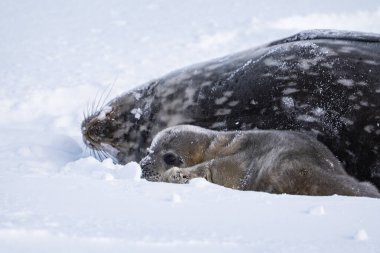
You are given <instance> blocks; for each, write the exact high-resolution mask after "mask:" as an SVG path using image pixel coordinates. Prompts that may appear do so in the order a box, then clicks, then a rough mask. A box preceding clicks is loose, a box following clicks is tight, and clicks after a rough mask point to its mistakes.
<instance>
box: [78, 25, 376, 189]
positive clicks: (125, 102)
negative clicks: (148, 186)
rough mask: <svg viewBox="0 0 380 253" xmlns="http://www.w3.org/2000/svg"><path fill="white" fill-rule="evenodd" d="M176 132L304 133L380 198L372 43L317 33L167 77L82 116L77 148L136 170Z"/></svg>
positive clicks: (366, 37)
mask: <svg viewBox="0 0 380 253" xmlns="http://www.w3.org/2000/svg"><path fill="white" fill-rule="evenodd" d="M179 124H191V125H197V126H201V127H204V128H208V129H213V130H251V129H276V130H296V131H302V132H305V133H308V134H310V135H312V136H314V137H316V138H317V139H318V140H319V141H321V142H322V143H323V144H325V145H326V146H327V147H328V148H329V149H330V150H331V151H332V152H333V154H334V155H335V156H336V157H337V158H338V159H339V160H340V161H341V162H342V164H343V165H344V167H345V168H346V171H347V172H348V173H349V174H350V175H352V176H354V177H355V178H357V179H359V180H365V181H371V182H373V183H374V184H376V185H377V187H379V188H380V157H379V156H380V155H379V152H380V150H379V149H380V35H377V34H366V33H360V32H344V31H331V30H316V31H308V32H302V33H299V34H296V35H294V36H291V37H289V38H286V39H282V40H279V41H275V42H272V43H269V44H267V45H265V46H262V47H258V48H254V49H250V50H247V51H244V52H240V53H237V54H234V55H230V56H226V57H223V58H220V59H216V60H212V61H209V62H206V63H201V64H198V65H194V66H191V67H188V68H185V69H181V70H178V71H175V72H173V73H171V74H168V75H166V76H164V77H162V78H158V79H156V80H153V81H151V82H149V83H147V84H145V85H143V86H141V87H139V88H136V89H134V90H131V91H128V92H127V93H125V94H124V95H121V96H119V97H117V98H115V99H113V100H112V101H110V102H109V103H108V104H106V106H104V107H102V108H100V109H99V110H94V112H93V113H90V115H88V116H86V117H85V119H84V121H83V123H82V133H83V140H84V142H85V143H86V145H87V146H88V147H90V148H91V149H92V150H94V151H96V152H99V153H100V154H103V155H102V156H104V157H105V156H111V157H113V158H114V160H115V162H118V163H122V164H124V163H127V162H129V161H133V160H134V161H139V160H140V159H141V158H142V157H143V156H144V155H145V153H146V148H147V147H148V146H149V144H150V143H151V141H152V139H153V136H154V135H155V134H157V133H158V132H159V131H161V130H163V129H165V128H167V127H170V126H175V125H179Z"/></svg>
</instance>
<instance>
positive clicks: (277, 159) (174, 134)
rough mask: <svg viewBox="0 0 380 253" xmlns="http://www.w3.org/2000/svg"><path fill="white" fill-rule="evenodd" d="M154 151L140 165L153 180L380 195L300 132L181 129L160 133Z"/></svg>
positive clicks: (305, 192) (293, 191) (278, 190)
mask: <svg viewBox="0 0 380 253" xmlns="http://www.w3.org/2000/svg"><path fill="white" fill-rule="evenodd" d="M149 150H150V151H149V152H150V153H149V155H148V156H146V157H145V158H144V159H142V161H141V163H140V164H141V167H142V173H143V174H142V176H143V177H144V178H146V179H147V180H150V181H164V182H171V183H187V182H188V181H189V180H190V179H192V178H196V177H203V178H206V179H207V180H208V181H210V182H212V183H216V184H219V185H222V186H225V187H229V188H233V189H238V190H253V191H264V192H270V193H288V194H300V195H332V194H340V195H349V196H368V197H380V194H379V192H378V191H377V189H376V187H374V186H373V185H371V184H370V183H365V182H359V181H357V180H356V179H354V178H353V177H351V176H349V175H348V174H347V173H346V172H345V170H344V169H343V167H342V165H341V163H340V162H339V161H338V159H336V158H335V156H334V155H333V154H332V153H331V151H330V150H329V149H328V148H327V147H326V146H324V145H323V144H322V143H320V142H319V141H317V140H316V139H314V138H313V137H310V136H308V135H306V134H303V133H299V132H294V131H278V130H251V131H236V132H217V131H211V130H207V129H203V128H200V127H196V126H189V125H180V126H175V127H171V128H168V129H165V130H163V131H161V132H160V133H158V134H157V136H156V137H155V138H154V139H153V142H152V146H151V147H150V149H149Z"/></svg>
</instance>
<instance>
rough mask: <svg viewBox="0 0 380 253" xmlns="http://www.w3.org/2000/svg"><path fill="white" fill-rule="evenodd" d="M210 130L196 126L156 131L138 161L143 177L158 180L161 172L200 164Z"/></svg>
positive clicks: (208, 140) (210, 133) (208, 139)
mask: <svg viewBox="0 0 380 253" xmlns="http://www.w3.org/2000/svg"><path fill="white" fill-rule="evenodd" d="M211 135H213V131H211V130H207V129H204V128H201V127H197V126H191V125H179V126H174V127H169V128H167V129H164V130H162V131H161V132H159V133H158V134H157V135H156V136H155V137H154V139H153V141H152V145H151V146H150V148H149V149H148V155H147V156H146V157H144V158H143V159H142V160H141V162H140V165H141V168H142V177H143V178H145V179H147V180H149V181H161V177H162V175H163V174H164V172H165V171H166V170H168V169H170V168H172V167H180V168H181V167H182V168H185V167H190V166H193V165H195V164H199V163H202V162H203V161H204V159H205V157H204V155H205V151H206V148H207V147H209V145H210V142H211V139H212V138H210V136H211Z"/></svg>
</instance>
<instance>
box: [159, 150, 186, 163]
mask: <svg viewBox="0 0 380 253" xmlns="http://www.w3.org/2000/svg"><path fill="white" fill-rule="evenodd" d="M162 158H163V159H164V162H165V163H166V164H167V165H174V166H180V165H181V164H182V160H181V158H180V157H178V156H177V155H175V154H173V153H171V152H169V153H166V154H164V156H163V157H162Z"/></svg>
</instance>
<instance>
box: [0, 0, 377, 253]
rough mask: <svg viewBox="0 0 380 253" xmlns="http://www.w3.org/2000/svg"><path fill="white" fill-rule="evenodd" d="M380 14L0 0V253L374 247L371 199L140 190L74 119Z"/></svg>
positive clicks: (199, 186) (205, 188) (367, 23)
mask: <svg viewBox="0 0 380 253" xmlns="http://www.w3.org/2000/svg"><path fill="white" fill-rule="evenodd" d="M379 10H380V4H379V3H378V1H360V3H358V2H357V1H354V0H349V1H345V2H344V5H343V4H342V3H341V2H339V1H328V2H327V1H311V0H308V1H304V0H295V1H292V2H289V1H285V0H280V1H272V4H268V2H267V1H250V0H235V1H219V0H207V1H204V0H193V1H174V0H157V1H149V0H141V1H134V2H133V1H121V0H110V1H100V0H92V1H90V0H82V1H63V0H57V1H44V0H36V1H26V0H20V1H10V0H2V1H0V37H1V40H0V77H1V78H0V115H1V117H0V130H1V131H0V140H1V142H0V151H1V152H0V168H1V169H0V252H28V253H29V252H39V253H40V252H152V251H154V252H178V251H180V252H194V251H198V252H378V249H379V248H380V232H379V229H378V228H379V225H380V219H379V218H378V213H379V211H380V202H379V201H378V200H377V199H369V198H353V197H342V196H331V197H310V196H289V195H271V194H267V193H260V192H239V191H235V190H232V189H226V188H223V187H220V186H217V185H213V184H211V183H209V182H207V181H205V180H204V179H194V180H192V181H191V182H190V183H189V184H188V185H176V184H166V183H152V182H147V181H146V180H142V179H140V175H141V170H140V168H139V166H138V164H137V163H129V164H127V165H116V164H113V163H112V161H111V160H105V161H103V162H100V161H97V160H95V159H94V158H92V157H91V156H90V154H89V151H88V150H86V149H85V147H84V144H83V142H82V137H81V131H80V130H81V129H80V124H81V120H82V115H83V113H85V114H88V112H90V111H91V110H92V109H93V108H91V105H92V104H94V102H93V101H99V100H98V99H95V98H96V97H98V98H100V94H103V93H104V91H107V92H108V91H109V90H110V95H109V98H113V97H115V96H117V95H118V94H121V93H123V92H125V91H127V90H128V89H131V88H133V87H136V86H137V85H139V84H141V83H144V82H146V81H149V80H150V79H152V78H155V77H158V76H161V75H163V74H165V73H167V72H169V71H172V70H174V69H177V68H180V67H183V66H186V65H188V64H193V63H196V62H200V61H204V60H208V59H211V58H213V57H219V56H222V55H225V54H229V53H234V52H238V51H240V50H244V49H247V48H250V47H253V46H257V45H260V44H263V43H267V42H270V41H272V40H276V39H280V38H282V37H285V36H289V35H291V34H293V33H295V32H298V31H300V30H301V29H313V28H333V29H348V30H361V31H364V32H377V33H380V26H378V25H377V24H379V23H380V15H379ZM369 64H370V63H369ZM373 66H374V67H375V65H373ZM115 80H116V81H115ZM111 86H113V88H111V89H110V87H111ZM97 94H98V95H97ZM106 95H107V94H104V95H103V98H102V99H104V97H105V96H106ZM136 99H139V94H138V93H136ZM252 102H253V103H256V102H255V101H252ZM284 102H286V101H284ZM289 104H290V102H289ZM95 106H96V104H95ZM108 110H109V108H108V109H105V111H104V113H106V112H108ZM135 115H136V117H139V113H138V108H136V114H135ZM102 116H103V115H101V116H100V117H102Z"/></svg>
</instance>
